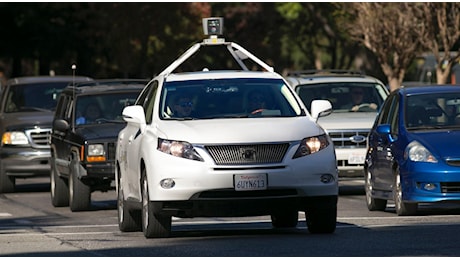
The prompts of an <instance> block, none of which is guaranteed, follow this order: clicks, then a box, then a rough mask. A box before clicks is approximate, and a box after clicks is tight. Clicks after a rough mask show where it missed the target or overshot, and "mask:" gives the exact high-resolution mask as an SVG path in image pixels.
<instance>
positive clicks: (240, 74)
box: [166, 70, 283, 82]
mask: <svg viewBox="0 0 460 260" xmlns="http://www.w3.org/2000/svg"><path fill="white" fill-rule="evenodd" d="M235 78H263V79H283V78H282V77H281V76H280V75H279V74H276V73H273V72H265V71H240V70H235V71H234V70H219V71H198V72H184V73H172V74H169V75H168V76H167V77H166V81H167V82H170V81H184V80H213V79H235Z"/></svg>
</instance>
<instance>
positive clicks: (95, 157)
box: [82, 144, 106, 162]
mask: <svg viewBox="0 0 460 260" xmlns="http://www.w3.org/2000/svg"><path fill="white" fill-rule="evenodd" d="M82 154H84V152H83V151H82ZM105 154H106V153H105V149H104V145H103V144H89V145H88V151H87V155H86V160H87V161H88V162H103V161H105V160H106V158H105Z"/></svg>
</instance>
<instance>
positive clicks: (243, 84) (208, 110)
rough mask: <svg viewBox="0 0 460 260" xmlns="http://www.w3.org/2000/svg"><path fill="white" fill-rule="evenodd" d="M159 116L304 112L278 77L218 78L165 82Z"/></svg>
mask: <svg viewBox="0 0 460 260" xmlns="http://www.w3.org/2000/svg"><path fill="white" fill-rule="evenodd" d="M161 104H162V107H161V111H162V114H161V118H162V119H181V120H182V119H211V118H246V117H294V116H297V115H301V113H302V112H303V111H302V109H301V107H300V105H299V104H298V102H297V101H296V99H295V97H294V96H293V93H292V92H291V90H290V89H289V87H288V86H287V85H286V84H285V83H284V81H283V80H279V79H218V80H190V81H176V82H167V83H165V88H164V89H163V92H162V96H161Z"/></svg>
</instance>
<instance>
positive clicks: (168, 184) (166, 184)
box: [160, 178, 176, 189]
mask: <svg viewBox="0 0 460 260" xmlns="http://www.w3.org/2000/svg"><path fill="white" fill-rule="evenodd" d="M160 185H161V187H162V188H163V189H171V188H172V187H174V185H176V183H175V182H174V180H173V179H169V178H168V179H164V180H161V181H160Z"/></svg>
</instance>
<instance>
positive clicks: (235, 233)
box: [0, 179, 460, 257]
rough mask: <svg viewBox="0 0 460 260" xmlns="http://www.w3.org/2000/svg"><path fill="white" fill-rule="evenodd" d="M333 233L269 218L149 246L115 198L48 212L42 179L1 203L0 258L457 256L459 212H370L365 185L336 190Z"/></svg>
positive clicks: (199, 224)
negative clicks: (120, 213)
mask: <svg viewBox="0 0 460 260" xmlns="http://www.w3.org/2000/svg"><path fill="white" fill-rule="evenodd" d="M340 190H341V195H340V198H339V209H338V219H337V229H336V232H335V233H333V234H324V235H313V234H310V233H309V232H308V230H307V228H306V224H305V218H304V215H303V213H300V214H299V217H300V218H299V220H300V221H299V224H298V226H297V228H292V229H273V228H272V227H271V223H270V219H269V217H267V216H265V217H252V218H196V219H174V220H173V227H172V230H173V232H172V237H171V238H166V239H146V238H144V236H143V234H142V233H141V232H133V233H122V232H120V231H119V230H118V226H117V212H116V202H115V192H114V191H110V192H107V193H101V192H95V193H93V208H92V210H90V211H86V212H71V211H70V210H69V209H68V208H67V207H64V208H54V207H53V206H52V205H51V201H50V194H49V183H47V180H46V179H42V180H41V182H40V180H36V181H34V183H30V180H26V181H24V182H22V181H18V191H17V192H15V193H10V194H2V195H0V257H16V256H26V257H45V256H46V257H59V256H72V257H88V256H89V257H97V256H105V257H129V256H142V257H147V256H154V257H388V256H390V257H401V256H402V257H415V256H418V257H420V256H422V257H439V256H441V257H442V256H449V257H454V256H460V248H459V246H458V242H457V241H458V239H457V238H458V234H460V217H459V216H460V205H455V204H442V205H436V206H424V205H422V206H421V207H420V208H421V210H420V212H419V214H418V215H417V216H410V217H398V216H396V215H395V213H394V209H393V206H392V204H391V202H390V203H389V205H388V207H387V210H386V211H385V212H375V211H373V212H370V211H368V210H367V208H366V206H365V201H364V193H363V189H362V183H360V182H358V183H354V182H347V183H344V184H342V185H341V189H340Z"/></svg>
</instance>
